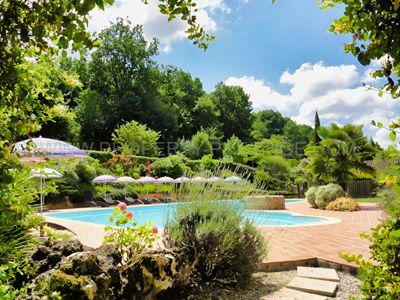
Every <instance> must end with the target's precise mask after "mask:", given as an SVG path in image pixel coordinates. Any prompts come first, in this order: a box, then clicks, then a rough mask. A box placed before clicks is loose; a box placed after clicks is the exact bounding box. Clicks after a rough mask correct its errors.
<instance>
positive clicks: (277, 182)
mask: <svg viewBox="0 0 400 300" xmlns="http://www.w3.org/2000/svg"><path fill="white" fill-rule="evenodd" d="M257 169H258V170H260V171H262V172H267V173H268V174H269V176H268V180H267V181H266V187H267V189H269V190H291V189H294V187H293V183H292V182H291V180H290V179H291V167H290V165H289V163H288V161H287V160H285V159H284V158H283V157H281V156H266V157H262V158H260V160H259V161H258V167H257ZM260 174H263V173H259V175H260ZM263 177H265V178H267V176H265V175H263Z"/></svg>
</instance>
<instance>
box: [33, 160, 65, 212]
mask: <svg viewBox="0 0 400 300" xmlns="http://www.w3.org/2000/svg"><path fill="white" fill-rule="evenodd" d="M31 173H32V177H35V178H40V214H43V203H44V194H43V190H44V188H45V181H46V178H61V177H63V175H62V174H61V173H60V172H58V171H57V170H54V169H50V168H39V169H32V170H31Z"/></svg>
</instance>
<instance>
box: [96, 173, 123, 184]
mask: <svg viewBox="0 0 400 300" xmlns="http://www.w3.org/2000/svg"><path fill="white" fill-rule="evenodd" d="M116 180H117V178H115V177H114V176H111V175H100V176H97V177H96V178H94V179H93V180H92V183H109V182H115V181H116Z"/></svg>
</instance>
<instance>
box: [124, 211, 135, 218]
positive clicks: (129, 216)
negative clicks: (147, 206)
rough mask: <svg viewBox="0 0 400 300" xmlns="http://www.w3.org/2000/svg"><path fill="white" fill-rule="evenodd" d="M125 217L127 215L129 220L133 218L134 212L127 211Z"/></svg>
mask: <svg viewBox="0 0 400 300" xmlns="http://www.w3.org/2000/svg"><path fill="white" fill-rule="evenodd" d="M125 217H126V218H127V219H128V220H132V218H133V212H131V211H127V212H126V214H125Z"/></svg>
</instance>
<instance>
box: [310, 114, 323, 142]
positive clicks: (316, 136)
mask: <svg viewBox="0 0 400 300" xmlns="http://www.w3.org/2000/svg"><path fill="white" fill-rule="evenodd" d="M320 128H321V121H320V120H319V115H318V111H315V117H314V138H313V140H312V142H313V143H314V144H318V143H319V142H321V138H320V137H319V134H318V130H320Z"/></svg>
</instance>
